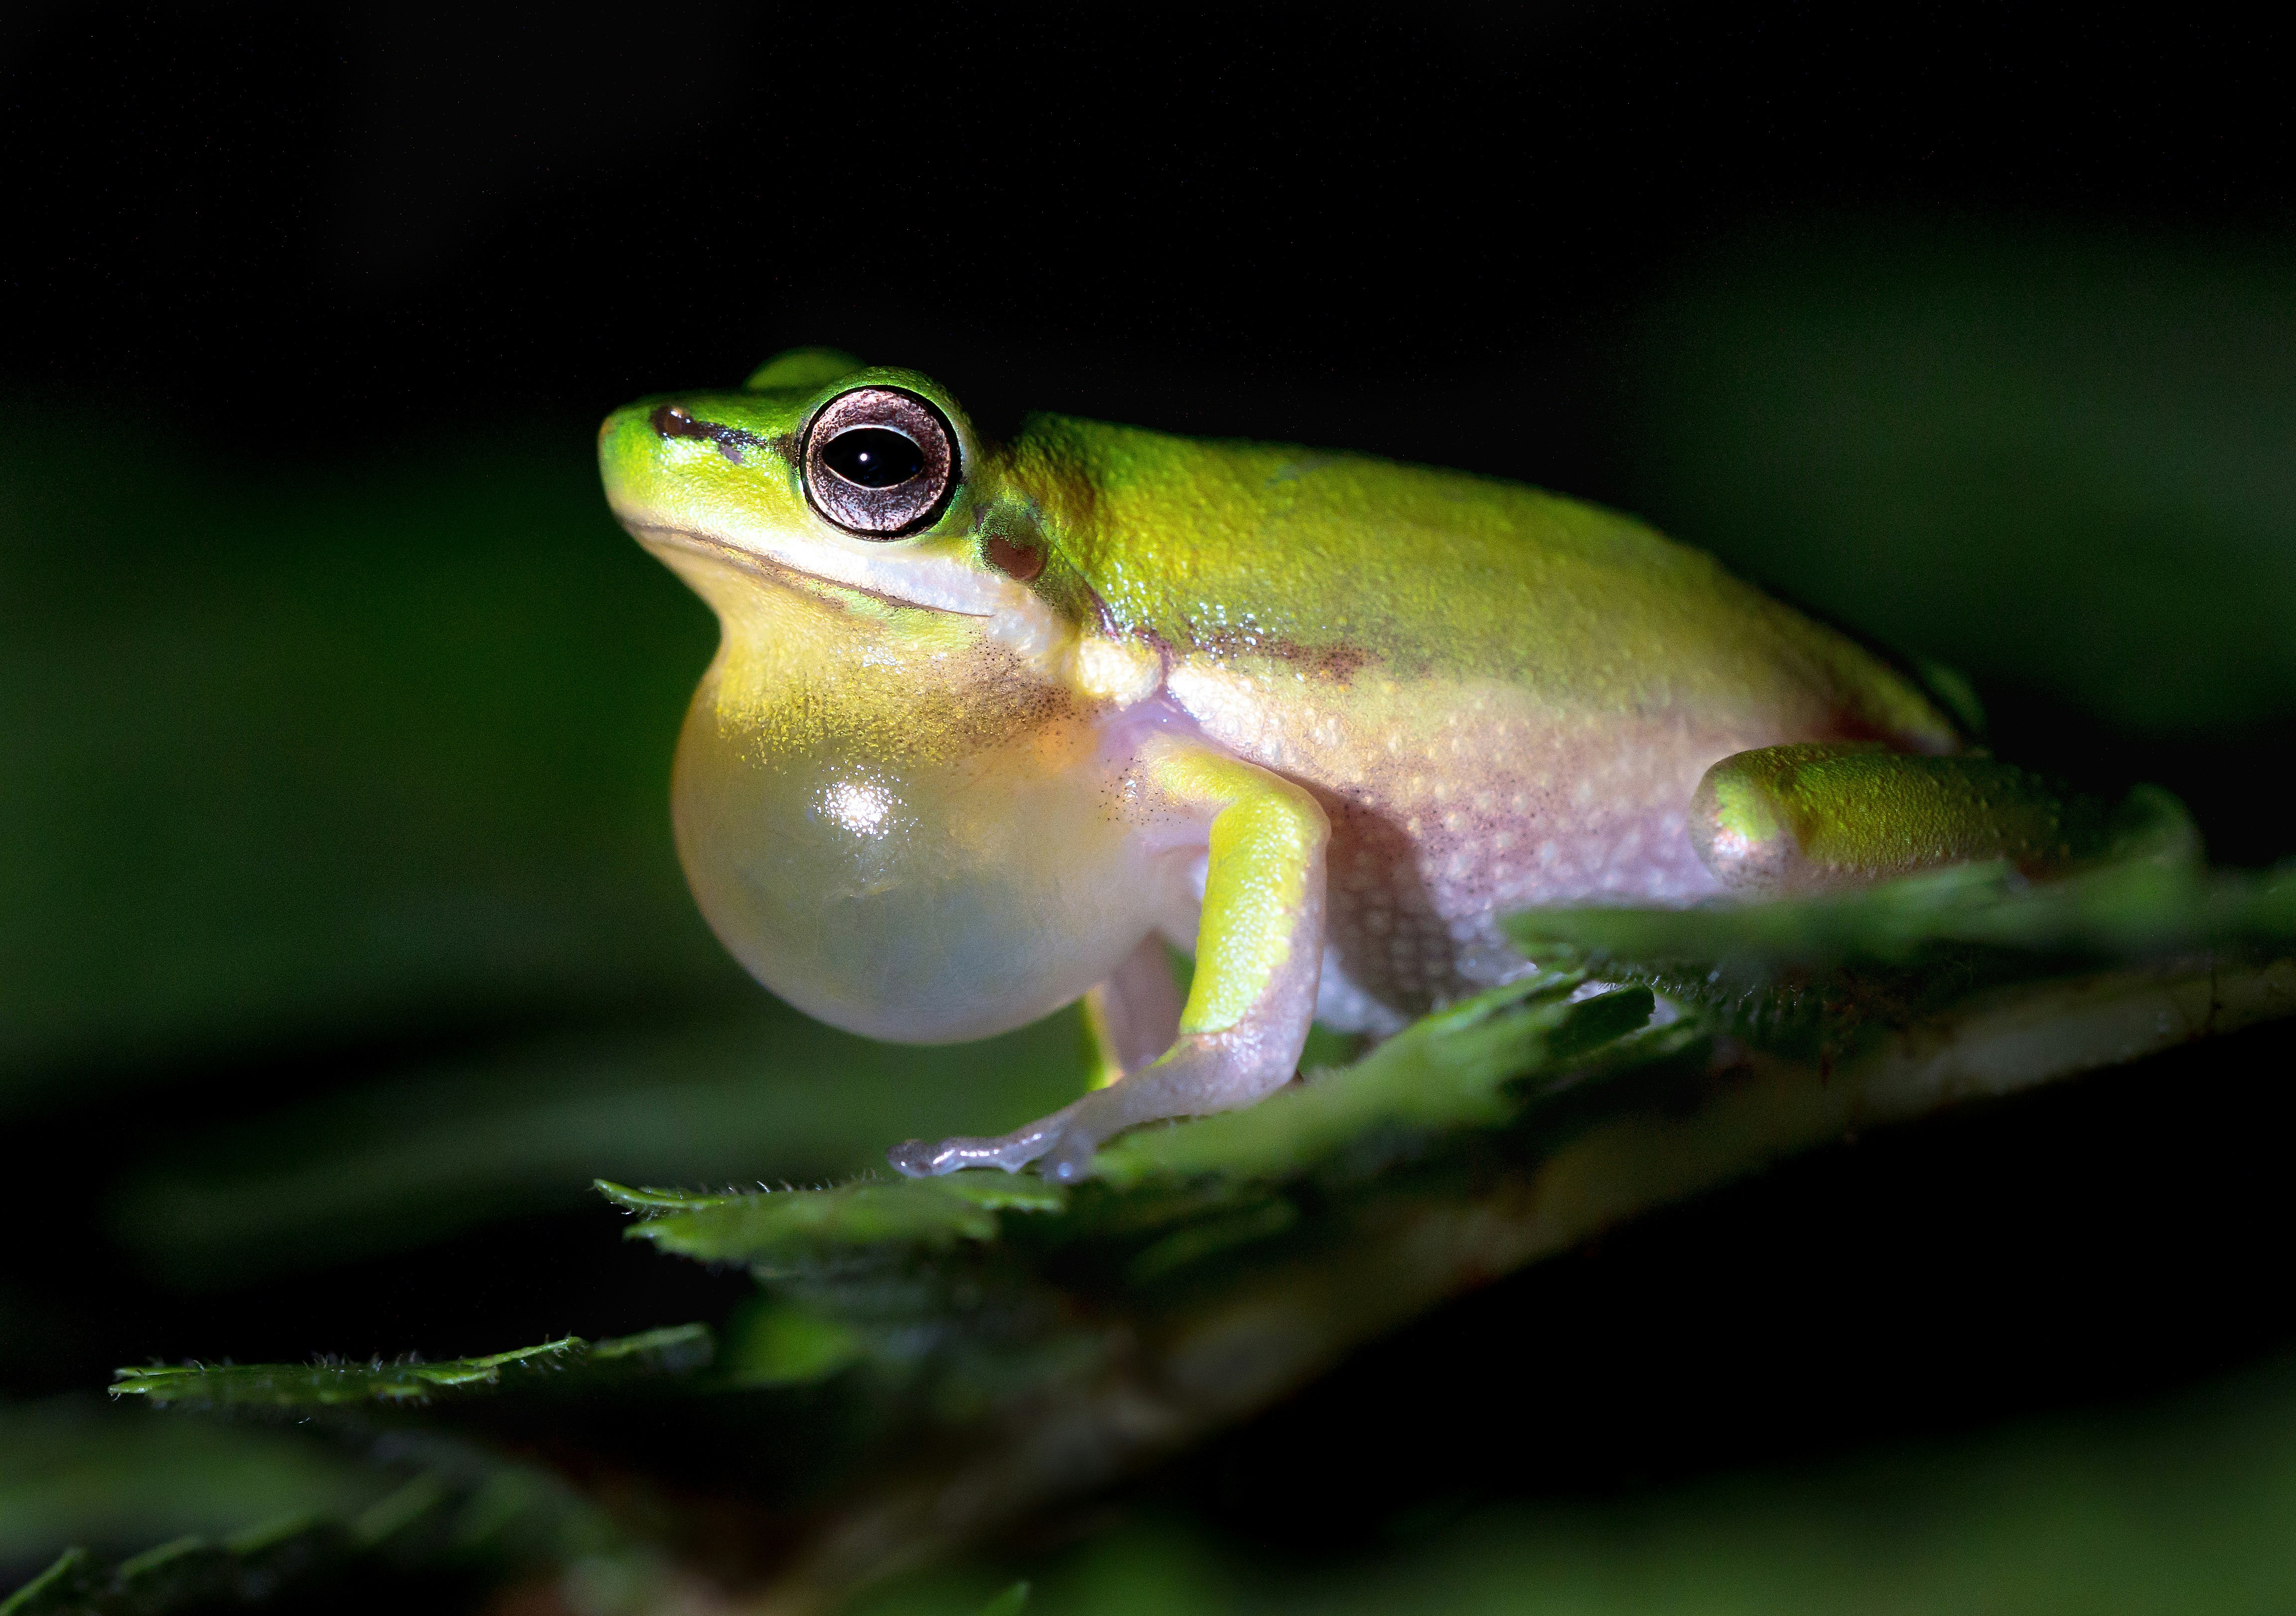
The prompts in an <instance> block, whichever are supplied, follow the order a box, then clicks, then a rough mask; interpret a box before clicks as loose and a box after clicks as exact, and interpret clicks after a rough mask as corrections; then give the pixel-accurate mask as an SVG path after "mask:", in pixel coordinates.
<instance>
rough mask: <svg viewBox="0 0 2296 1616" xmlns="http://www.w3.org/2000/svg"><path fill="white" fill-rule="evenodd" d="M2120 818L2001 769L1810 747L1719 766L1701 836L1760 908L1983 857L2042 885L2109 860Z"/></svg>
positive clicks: (1710, 855) (1776, 749)
mask: <svg viewBox="0 0 2296 1616" xmlns="http://www.w3.org/2000/svg"><path fill="white" fill-rule="evenodd" d="M2110 821H2111V816H2110V815H2109V814H2108V812H2107V810H2106V808H2105V807H2104V805H2103V803H2101V802H2098V801H2096V800H2095V799H2093V798H2087V797H2082V796H2079V795H2077V794H2074V793H2071V792H2065V791H2063V790H2062V789H2060V788H2058V787H2056V786H2054V785H2052V784H2051V783H2049V782H2047V781H2046V780H2044V779H2042V778H2041V777H2040V776H2039V775H2034V774H2030V773H2028V772H2027V771H2025V770H2023V769H2021V768H2016V767H2012V766H2011V765H2009V764H2006V763H1997V762H1995V761H1994V760H1993V759H1990V758H1986V757H1979V756H1960V757H1927V756H1910V755H1907V754H1904V753H1898V752H1890V751H1884V750H1883V749H1882V748H1881V747H1879V746H1874V745H1854V744H1850V745H1845V744H1803V745H1793V746H1768V747H1763V748H1761V749H1760V750H1759V751H1749V752H1739V753H1737V754H1736V755H1734V756H1733V757H1728V758H1725V759H1722V761H1721V762H1719V763H1717V764H1716V765H1714V767H1711V768H1710V769H1708V770H1707V771H1706V775H1705V777H1704V778H1703V779H1702V780H1701V781H1700V782H1699V783H1698V790H1697V792H1696V793H1695V795H1693V797H1692V799H1691V808H1690V820H1689V829H1690V840H1691V843H1692V845H1693V847H1695V848H1696V849H1697V850H1698V856H1699V857H1700V858H1702V859H1703V860H1704V861H1705V863H1706V867H1707V868H1708V869H1710V870H1711V871H1713V872H1714V875H1715V878H1716V879H1717V880H1718V881H1720V882H1721V883H1722V884H1723V886H1725V887H1726V888H1727V889H1729V890H1731V891H1734V892H1739V893H1743V894H1746V895H1748V896H1750V897H1751V896H1758V895H1766V894H1771V893H1787V892H1810V891H1823V890H1827V889H1830V888H1837V887H1848V886H1857V885H1862V884H1864V883H1866V882H1874V881H1884V880H1887V879H1889V878H1890V877H1891V876H1897V875H1908V874H1914V873H1915V872H1916V871H1919V870H1927V869H1933V868H1936V867H1938V866H1939V865H1949V864H1965V863H1970V862H1973V861H1976V860H1981V859H2006V860H2008V861H2009V862H2011V863H2012V864H2014V865H2017V866H2018V868H2020V869H2021V870H2023V871H2024V872H2026V873H2027V874H2041V873H2043V872H2046V871H2047V870H2049V869H2051V868H2053V867H2057V866H2061V865H2067V864H2071V863H2072V862H2074V861H2075V860H2078V859H2081V858H2087V857H2095V856H2096V855H2097V854H2099V853H2102V852H2103V851H2104V850H2105V847H2106V844H2107V842H2108V841H2109V840H2110V835H2111V828H2112V827H2111V823H2110Z"/></svg>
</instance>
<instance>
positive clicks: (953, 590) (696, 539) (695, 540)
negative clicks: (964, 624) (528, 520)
mask: <svg viewBox="0 0 2296 1616" xmlns="http://www.w3.org/2000/svg"><path fill="white" fill-rule="evenodd" d="M623 525H624V526H625V527H627V528H628V529H629V530H630V533H631V535H632V536H633V537H635V538H636V539H637V541H638V542H639V543H640V544H642V545H644V546H646V547H647V548H648V549H652V550H681V551H684V552H685V554H689V555H699V556H701V557H702V558H704V559H705V560H708V561H713V562H718V563H719V564H721V565H724V566H729V567H732V568H734V569H735V570H738V571H742V572H746V573H748V574H749V575H750V577H752V578H757V579H758V580H759V581H760V582H763V583H767V584H772V585H775V586H777V587H781V588H784V589H797V590H800V591H802V592H804V593H806V594H808V595H815V594H818V593H819V592H820V591H821V590H822V589H824V588H828V589H832V590H838V591H841V592H842V593H845V594H848V595H861V596H864V597H865V598H866V599H869V600H873V601H876V602H879V603H882V604H884V605H888V606H906V607H909V608H910V609H912V610H914V611H939V612H942V613H944V614H946V615H948V616H951V617H977V618H988V617H994V616H995V615H996V601H995V600H993V599H988V598H983V597H984V595H986V594H987V591H988V590H989V589H994V588H995V587H996V586H995V585H994V584H993V583H990V582H989V581H988V580H986V579H982V578H976V577H974V576H972V575H971V574H970V573H969V572H967V571H965V570H961V569H959V568H958V567H955V566H954V565H951V564H948V563H938V564H937V563H935V562H928V561H924V560H923V558H921V557H919V556H917V555H916V554H914V553H913V552H912V553H909V554H906V555H905V556H904V557H903V564H902V565H901V567H900V568H899V569H898V572H897V570H896V569H895V568H892V567H890V566H888V565H886V564H885V562H884V561H882V560H880V559H878V558H876V557H873V556H865V555H855V556H844V555H832V556H831V557H828V558H826V559H828V560H830V561H832V562H833V563H836V564H837V565H838V570H836V571H830V570H825V569H824V568H823V567H821V566H819V565H815V566H808V567H800V566H799V565H797V564H796V563H795V562H791V561H789V560H787V559H785V558H784V557H782V556H778V555H773V554H767V553H766V552H764V551H761V550H758V549H755V548H753V547H751V546H748V545H737V544H734V543H732V542H730V541H728V540H726V539H722V538H719V537H716V536H715V535H713V534H709V533H699V532H696V531H694V530H693V529H691V528H671V527H662V526H659V525H656V524H653V523H650V522H636V521H628V520H627V518H626V519H625V520H624V522H623ZM921 566H930V567H932V568H933V569H934V570H936V571H939V572H943V573H946V574H947V575H948V576H947V578H920V577H919V576H917V574H918V570H919V569H920V567H921ZM897 578H898V587H896V579H897ZM920 583H922V584H925V585H928V586H931V585H939V584H944V583H945V584H947V585H948V586H950V587H947V588H928V589H923V590H921V589H918V588H916V587H915V586H916V585H917V584H920ZM984 585H986V586H987V588H986V589H984V587H983V586H984Z"/></svg>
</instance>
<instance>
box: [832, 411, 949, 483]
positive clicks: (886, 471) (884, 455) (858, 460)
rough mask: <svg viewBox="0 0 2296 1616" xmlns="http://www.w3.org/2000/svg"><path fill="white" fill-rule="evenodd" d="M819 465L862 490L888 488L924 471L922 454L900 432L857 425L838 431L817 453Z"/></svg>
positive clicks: (921, 451) (920, 450)
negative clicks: (847, 429)
mask: <svg viewBox="0 0 2296 1616" xmlns="http://www.w3.org/2000/svg"><path fill="white" fill-rule="evenodd" d="M821 458H822V463H824V464H825V465H827V466H828V467H829V469H830V470H831V471H832V472H836V473H837V474H838V475H839V476H840V477H842V478H843V479H845V480H846V481H848V482H851V483H858V484H859V485H860V486H861V487H863V488H891V487H893V486H894V485H895V484H896V483H903V482H906V481H908V480H909V479H910V478H912V477H914V476H915V475H916V474H917V473H918V472H921V471H922V470H924V464H925V456H924V451H923V450H922V449H920V448H919V447H917V446H916V445H915V444H914V443H912V442H910V441H909V440H908V439H906V438H905V437H903V436H902V435H901V434H900V433H898V432H896V431H890V429H888V428H885V427H881V426H857V427H855V428H854V429H853V430H852V431H849V432H840V433H838V434H837V436H836V437H834V438H832V439H830V440H829V444H828V447H825V448H824V449H823V450H822V451H821Z"/></svg>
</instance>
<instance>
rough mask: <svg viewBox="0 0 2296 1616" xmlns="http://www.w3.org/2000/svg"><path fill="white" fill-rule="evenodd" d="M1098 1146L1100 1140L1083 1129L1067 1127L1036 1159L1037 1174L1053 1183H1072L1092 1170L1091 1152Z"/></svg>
mask: <svg viewBox="0 0 2296 1616" xmlns="http://www.w3.org/2000/svg"><path fill="white" fill-rule="evenodd" d="M1099 1148H1100V1142H1099V1141H1098V1140H1096V1139H1095V1138H1094V1137H1093V1136H1091V1135H1090V1134H1089V1133H1087V1132H1086V1131H1085V1130H1084V1129H1082V1128H1068V1129H1066V1130H1064V1131H1063V1132H1062V1135H1061V1136H1060V1141H1059V1143H1057V1144H1054V1146H1053V1147H1052V1148H1051V1149H1050V1150H1048V1151H1046V1153H1044V1155H1043V1156H1042V1157H1041V1158H1039V1159H1038V1161H1037V1176H1038V1177H1043V1178H1046V1179H1048V1180H1049V1181H1051V1182H1052V1183H1054V1184H1074V1183H1075V1182H1077V1180H1078V1179H1079V1178H1082V1177H1086V1176H1087V1174H1089V1173H1090V1172H1091V1171H1092V1158H1093V1153H1095V1151H1097V1150H1098V1149H1099Z"/></svg>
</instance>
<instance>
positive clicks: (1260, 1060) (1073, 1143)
mask: <svg viewBox="0 0 2296 1616" xmlns="http://www.w3.org/2000/svg"><path fill="white" fill-rule="evenodd" d="M1296 1044H1297V1040H1296V1039H1294V1038H1292V1037H1291V1036H1290V1034H1289V1031H1288V1029H1283V1030H1281V1031H1280V1033H1279V1036H1278V1037H1276V1038H1267V1037H1265V1036H1259V1035H1258V1034H1257V1033H1256V1029H1244V1028H1239V1029H1234V1030H1231V1031H1227V1032H1219V1033H1194V1034H1191V1035H1188V1036H1186V1037H1184V1038H1181V1039H1180V1041H1179V1042H1178V1043H1177V1044H1176V1045H1174V1046H1172V1048H1171V1050H1170V1051H1169V1053H1168V1054H1166V1055H1165V1056H1164V1058H1163V1059H1161V1060H1160V1061H1158V1062H1156V1063H1155V1064H1154V1065H1152V1066H1151V1067H1149V1068H1147V1069H1146V1070H1143V1071H1137V1072H1135V1073H1133V1075H1132V1076H1130V1077H1128V1078H1126V1079H1124V1080H1123V1081H1121V1082H1119V1083H1113V1084H1111V1085H1110V1086H1109V1087H1106V1088H1096V1089H1095V1090H1093V1092H1092V1093H1090V1094H1088V1095H1085V1097H1084V1098H1083V1099H1081V1100H1078V1101H1076V1102H1074V1103H1071V1104H1068V1105H1064V1106H1062V1108H1061V1109H1060V1110H1058V1111H1056V1112H1054V1113H1053V1114H1052V1115H1051V1116H1049V1117H1042V1118H1039V1119H1038V1120H1036V1121H1034V1122H1031V1123H1029V1125H1028V1126H1027V1127H1026V1128H1015V1129H1014V1130H1013V1132H1011V1133H1009V1134H1003V1135H999V1136H996V1137H995V1138H980V1139H967V1138H957V1139H944V1140H942V1141H941V1142H940V1143H939V1144H925V1143H924V1141H922V1139H912V1140H910V1141H909V1142H908V1143H907V1144H898V1145H895V1146H894V1147H893V1148H892V1149H891V1150H890V1151H888V1152H886V1153H885V1158H886V1160H887V1161H890V1162H891V1163H892V1164H893V1167H894V1169H895V1170H896V1171H898V1172H902V1173H906V1174H907V1175H908V1176H909V1177H912V1178H923V1177H935V1176H938V1175H939V1174H942V1173H953V1172H955V1171H956V1170H957V1169H959V1168H965V1167H1001V1168H1003V1169H1005V1171H1006V1172H1008V1173H1016V1172H1018V1171H1020V1170H1021V1169H1022V1168H1023V1167H1025V1166H1027V1165H1028V1164H1029V1162H1031V1161H1034V1162H1036V1163H1037V1172H1039V1173H1041V1174H1042V1175H1043V1176H1044V1177H1046V1178H1050V1179H1052V1180H1054V1182H1055V1183H1060V1184H1070V1183H1074V1182H1075V1181H1076V1180H1077V1179H1079V1178H1082V1177H1085V1176H1086V1175H1087V1173H1088V1172H1089V1171H1090V1170H1091V1168H1092V1158H1093V1153H1095V1151H1097V1150H1099V1149H1100V1147H1101V1146H1102V1145H1103V1144H1106V1143H1107V1142H1108V1141H1109V1140H1111V1139H1112V1138H1114V1137H1115V1136H1117V1135H1118V1134H1120V1133H1122V1132H1123V1131H1124V1130H1125V1129H1126V1128H1133V1127H1136V1126H1137V1125H1138V1124H1140V1123H1143V1122H1160V1121H1163V1120H1167V1119H1169V1118H1174V1117H1200V1116H1203V1115H1206V1114H1207V1113H1209V1112H1218V1111H1234V1110H1236V1109H1238V1108H1240V1107H1242V1106H1246V1105H1250V1104H1251V1103H1253V1102H1255V1101H1257V1100H1260V1099H1263V1098H1265V1097H1266V1096H1267V1095H1269V1094H1270V1093H1272V1092H1274V1091H1275V1090H1276V1089H1278V1088H1281V1087H1283V1085H1284V1084H1285V1083H1287V1082H1289V1081H1290V1080H1291V1079H1292V1072H1293V1070H1294V1069H1295V1068H1296V1066H1297V1063H1298V1061H1299V1051H1298V1049H1297V1047H1296Z"/></svg>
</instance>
